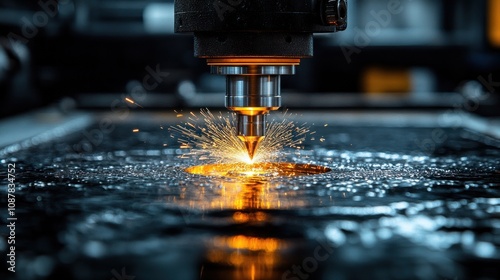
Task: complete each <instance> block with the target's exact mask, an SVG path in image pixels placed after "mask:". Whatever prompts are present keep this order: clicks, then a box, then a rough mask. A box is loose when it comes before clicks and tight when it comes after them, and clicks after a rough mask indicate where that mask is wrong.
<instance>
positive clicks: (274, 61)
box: [175, 0, 347, 158]
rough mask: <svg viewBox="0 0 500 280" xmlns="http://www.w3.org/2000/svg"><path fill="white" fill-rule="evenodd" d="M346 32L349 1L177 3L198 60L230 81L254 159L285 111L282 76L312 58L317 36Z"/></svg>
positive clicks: (229, 103) (230, 103)
mask: <svg viewBox="0 0 500 280" xmlns="http://www.w3.org/2000/svg"><path fill="white" fill-rule="evenodd" d="M346 27H347V1H346V0H275V1H269V0H217V1H213V0H176V1H175V30H176V32H193V33H194V39H195V41H194V44H195V56H197V57H201V58H206V59H207V64H208V65H210V66H211V71H212V73H214V74H218V75H225V76H226V107H227V108H228V109H229V110H232V111H234V112H236V115H237V127H236V131H237V134H238V137H240V139H241V140H242V141H243V142H244V143H245V145H246V147H247V150H248V154H249V156H250V158H253V156H254V153H255V150H256V149H257V147H258V144H259V142H260V141H261V140H262V138H263V137H265V135H266V116H267V114H268V113H269V112H270V111H273V110H277V109H279V108H280V107H281V93H280V91H281V75H293V74H295V66H296V65H299V63H300V58H304V57H311V56H312V55H313V33H320V32H336V31H341V30H345V28H346Z"/></svg>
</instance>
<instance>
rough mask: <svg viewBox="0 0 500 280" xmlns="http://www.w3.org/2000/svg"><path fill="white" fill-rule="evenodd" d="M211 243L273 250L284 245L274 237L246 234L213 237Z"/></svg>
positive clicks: (221, 245) (244, 248)
mask: <svg viewBox="0 0 500 280" xmlns="http://www.w3.org/2000/svg"><path fill="white" fill-rule="evenodd" d="M212 242H213V244H214V245H215V246H216V247H229V248H231V249H236V250H249V251H265V252H274V251H276V250H278V249H279V248H282V247H284V246H283V244H282V241H280V240H279V239H276V238H261V237H253V236H246V235H235V236H230V237H220V236H219V237H215V238H214V239H213V241H212Z"/></svg>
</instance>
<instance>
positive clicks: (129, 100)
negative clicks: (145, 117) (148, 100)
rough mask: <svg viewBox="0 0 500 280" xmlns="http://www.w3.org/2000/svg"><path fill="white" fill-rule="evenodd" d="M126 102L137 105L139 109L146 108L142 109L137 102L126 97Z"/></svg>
mask: <svg viewBox="0 0 500 280" xmlns="http://www.w3.org/2000/svg"><path fill="white" fill-rule="evenodd" d="M125 101H127V102H128V103H130V104H134V105H136V106H138V107H141V108H144V107H142V106H141V105H140V104H139V103H137V102H135V101H134V100H132V99H131V98H128V97H126V98H125Z"/></svg>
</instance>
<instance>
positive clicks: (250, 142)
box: [240, 136, 264, 160]
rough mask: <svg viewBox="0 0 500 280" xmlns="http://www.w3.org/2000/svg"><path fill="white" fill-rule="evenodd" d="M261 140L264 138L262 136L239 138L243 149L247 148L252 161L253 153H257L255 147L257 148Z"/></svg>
mask: <svg viewBox="0 0 500 280" xmlns="http://www.w3.org/2000/svg"><path fill="white" fill-rule="evenodd" d="M263 138H264V137H262V136H240V139H241V141H243V143H244V144H245V147H246V148H247V152H248V156H249V157H250V160H253V158H254V156H255V151H257V147H258V146H259V143H260V141H261V140H262V139H263Z"/></svg>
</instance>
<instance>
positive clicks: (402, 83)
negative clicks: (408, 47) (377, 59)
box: [362, 67, 412, 95]
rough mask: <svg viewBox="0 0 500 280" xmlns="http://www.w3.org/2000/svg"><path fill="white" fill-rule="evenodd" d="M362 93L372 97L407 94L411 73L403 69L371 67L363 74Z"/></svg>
mask: <svg viewBox="0 0 500 280" xmlns="http://www.w3.org/2000/svg"><path fill="white" fill-rule="evenodd" d="M362 86H363V91H364V92H366V93H368V94H372V95H382V94H387V93H398V94H400V93H403V94H404V93H408V92H410V91H411V89H412V83H411V73H410V71H408V70H405V69H386V68H380V67H371V68H368V69H366V70H365V72H364V73H363V85H362Z"/></svg>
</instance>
